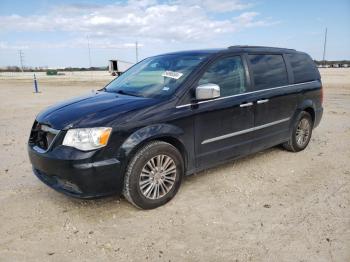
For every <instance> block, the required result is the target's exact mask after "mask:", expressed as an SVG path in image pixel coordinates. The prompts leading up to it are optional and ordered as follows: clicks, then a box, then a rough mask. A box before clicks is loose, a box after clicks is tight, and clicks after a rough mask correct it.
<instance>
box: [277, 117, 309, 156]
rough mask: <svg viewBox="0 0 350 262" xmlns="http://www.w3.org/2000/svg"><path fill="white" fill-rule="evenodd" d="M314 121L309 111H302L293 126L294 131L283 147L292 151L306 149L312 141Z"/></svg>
mask: <svg viewBox="0 0 350 262" xmlns="http://www.w3.org/2000/svg"><path fill="white" fill-rule="evenodd" d="M312 128H313V121H312V118H311V115H310V114H309V113H308V112H305V111H302V112H301V113H300V114H299V115H298V117H297V118H296V121H295V123H294V126H293V131H292V134H291V137H290V138H289V140H288V141H287V142H286V143H284V144H283V147H284V148H285V149H287V150H288V151H291V152H299V151H302V150H304V149H305V148H306V147H307V145H308V144H309V142H310V139H311V135H312Z"/></svg>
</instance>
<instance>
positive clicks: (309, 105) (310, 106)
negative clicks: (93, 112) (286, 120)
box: [292, 99, 316, 124]
mask: <svg viewBox="0 0 350 262" xmlns="http://www.w3.org/2000/svg"><path fill="white" fill-rule="evenodd" d="M315 108H316V107H315V104H314V102H313V101H312V100H310V99H307V100H304V101H303V102H302V103H301V104H300V105H299V106H298V108H297V110H296V111H295V113H294V115H293V118H292V119H293V121H292V123H294V122H295V119H296V118H297V117H298V115H299V114H300V112H302V111H305V112H307V113H309V114H310V115H311V118H312V122H313V124H314V123H315V119H316V109H315Z"/></svg>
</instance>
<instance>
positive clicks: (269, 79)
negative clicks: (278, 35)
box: [248, 55, 288, 90]
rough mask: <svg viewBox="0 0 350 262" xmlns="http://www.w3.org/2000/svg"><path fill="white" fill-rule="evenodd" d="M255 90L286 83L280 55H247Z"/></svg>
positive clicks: (284, 67) (285, 72)
mask: <svg viewBox="0 0 350 262" xmlns="http://www.w3.org/2000/svg"><path fill="white" fill-rule="evenodd" d="M248 57H249V61H250V65H251V69H252V71H253V77H254V84H255V89H256V90H261V89H266V88H272V87H277V86H284V85H288V75H287V69H286V65H285V63H284V59H283V56H282V55H249V56H248Z"/></svg>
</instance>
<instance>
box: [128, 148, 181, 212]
mask: <svg viewBox="0 0 350 262" xmlns="http://www.w3.org/2000/svg"><path fill="white" fill-rule="evenodd" d="M183 173H184V163H183V158H182V155H181V154H180V152H179V151H178V150H177V149H176V148H175V147H174V146H173V145H171V144H169V143H166V142H163V141H152V142H149V143H147V144H146V145H144V146H143V147H142V148H141V149H139V150H138V151H137V152H136V154H135V155H134V156H133V157H132V159H131V161H130V163H129V165H128V167H127V171H126V174H125V178H124V189H123V195H124V196H125V198H126V199H127V200H128V201H129V202H130V203H131V204H133V205H134V206H136V207H138V208H141V209H152V208H156V207H159V206H161V205H164V204H166V203H167V202H168V201H170V200H171V199H172V198H173V197H174V196H175V195H176V193H177V191H178V189H179V187H180V184H181V180H182V176H183Z"/></svg>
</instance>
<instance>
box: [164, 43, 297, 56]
mask: <svg viewBox="0 0 350 262" xmlns="http://www.w3.org/2000/svg"><path fill="white" fill-rule="evenodd" d="M230 52H267V53H269V52H271V53H273V52H282V53H294V52H297V51H296V50H295V49H289V48H281V47H270V46H249V45H234V46H229V47H228V48H217V49H202V50H188V51H178V52H171V53H168V54H215V53H230Z"/></svg>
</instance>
